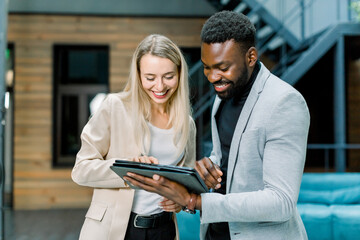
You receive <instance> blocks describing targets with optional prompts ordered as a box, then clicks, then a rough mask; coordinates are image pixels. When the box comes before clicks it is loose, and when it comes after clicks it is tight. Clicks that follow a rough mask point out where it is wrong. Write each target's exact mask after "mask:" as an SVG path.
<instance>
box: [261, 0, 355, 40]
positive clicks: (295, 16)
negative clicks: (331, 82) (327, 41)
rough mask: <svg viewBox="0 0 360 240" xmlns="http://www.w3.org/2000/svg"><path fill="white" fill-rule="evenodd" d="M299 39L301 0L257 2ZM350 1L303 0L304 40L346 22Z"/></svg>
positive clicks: (262, 0)
mask: <svg viewBox="0 0 360 240" xmlns="http://www.w3.org/2000/svg"><path fill="white" fill-rule="evenodd" d="M258 2H259V3H262V4H264V6H265V8H266V9H267V10H268V11H269V12H270V13H272V14H273V16H275V17H277V18H278V19H279V20H280V21H281V22H283V23H285V26H287V28H288V29H289V30H290V31H291V32H292V33H293V34H294V35H295V36H296V37H298V38H299V39H301V17H300V16H301V4H300V2H301V0H258ZM349 3H350V0H304V5H305V22H304V24H305V28H304V30H305V31H304V34H305V38H307V37H310V36H312V35H313V34H316V33H317V32H319V31H321V30H323V29H325V28H326V27H328V26H330V25H333V24H336V23H338V22H348V21H349V20H350V19H353V18H354V16H353V15H352V14H350V16H349V12H351V11H349Z"/></svg>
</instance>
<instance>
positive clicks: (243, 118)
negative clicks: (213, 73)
mask: <svg viewBox="0 0 360 240" xmlns="http://www.w3.org/2000/svg"><path fill="white" fill-rule="evenodd" d="M269 76H270V72H269V70H268V69H267V68H266V67H265V66H264V65H263V64H262V63H261V68H260V71H259V73H258V75H257V77H256V79H255V82H254V85H253V86H252V88H251V90H250V93H249V96H248V98H247V99H246V102H245V104H244V107H243V109H242V111H241V113H240V116H239V120H238V122H237V124H236V127H235V132H234V135H233V138H232V141H231V146H230V152H229V159H228V170H227V176H228V177H227V180H226V186H227V188H226V192H227V193H229V192H230V188H231V183H232V178H233V174H234V166H235V164H236V161H237V159H238V156H237V155H238V152H239V145H240V141H241V137H242V134H243V132H244V131H245V128H246V125H247V123H248V121H249V118H250V115H251V112H252V110H253V109H254V106H255V104H256V102H257V100H258V98H259V96H260V93H261V92H262V90H263V88H264V85H265V82H266V80H267V79H268V77H269Z"/></svg>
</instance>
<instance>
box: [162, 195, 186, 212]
mask: <svg viewBox="0 0 360 240" xmlns="http://www.w3.org/2000/svg"><path fill="white" fill-rule="evenodd" d="M159 205H160V207H161V208H162V209H163V210H164V211H165V212H176V213H178V212H180V211H181V206H180V205H179V204H177V203H175V202H174V201H172V200H169V199H167V198H165V197H164V198H163V200H162V201H161V202H160V204H159Z"/></svg>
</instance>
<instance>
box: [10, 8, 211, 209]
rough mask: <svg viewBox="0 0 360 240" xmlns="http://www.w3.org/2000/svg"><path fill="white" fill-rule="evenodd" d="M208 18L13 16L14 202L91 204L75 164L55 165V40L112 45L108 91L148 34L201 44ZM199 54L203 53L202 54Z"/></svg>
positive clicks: (22, 205) (118, 86)
mask: <svg viewBox="0 0 360 240" xmlns="http://www.w3.org/2000/svg"><path fill="white" fill-rule="evenodd" d="M205 20H206V19H204V18H141V17H136V18H129V17H96V16H59V15H17V14H11V15H10V16H9V26H8V41H9V42H10V43H13V44H14V47H15V86H14V91H15V99H14V104H15V105H14V207H15V209H49V208H69V207H87V206H88V204H89V202H90V198H91V193H92V190H91V189H90V188H86V187H80V186H77V185H76V184H75V183H73V182H72V180H71V177H70V174H71V169H70V168H69V169H54V168H53V167H52V137H53V136H52V127H53V122H52V111H53V109H52V89H53V84H52V81H53V79H52V72H53V70H52V64H53V59H52V51H53V46H54V44H84V45H89V44H96V45H108V46H109V48H110V79H109V81H110V91H111V92H117V91H121V90H122V88H123V87H124V85H125V83H126V81H127V77H128V72H129V65H130V60H131V56H132V53H133V51H134V50H135V47H136V46H137V44H138V43H139V42H140V41H141V40H142V39H143V38H144V37H145V36H146V35H148V34H151V33H159V34H164V35H166V36H168V37H170V38H171V39H172V40H173V41H175V42H176V43H177V44H178V45H179V46H181V47H199V45H200V30H201V27H202V24H203V23H204V22H205ZM199 57H200V56H199Z"/></svg>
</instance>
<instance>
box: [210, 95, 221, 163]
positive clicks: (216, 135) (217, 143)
mask: <svg viewBox="0 0 360 240" xmlns="http://www.w3.org/2000/svg"><path fill="white" fill-rule="evenodd" d="M220 103H221V99H220V98H219V97H218V96H217V95H216V97H215V101H214V104H213V108H212V112H211V131H212V135H211V136H212V143H213V151H214V152H215V155H216V156H219V157H218V158H216V159H215V160H216V162H215V163H216V164H217V165H220V159H221V156H222V154H221V144H220V138H219V133H218V128H217V124H216V120H215V115H216V112H217V111H218V109H219V106H220Z"/></svg>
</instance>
